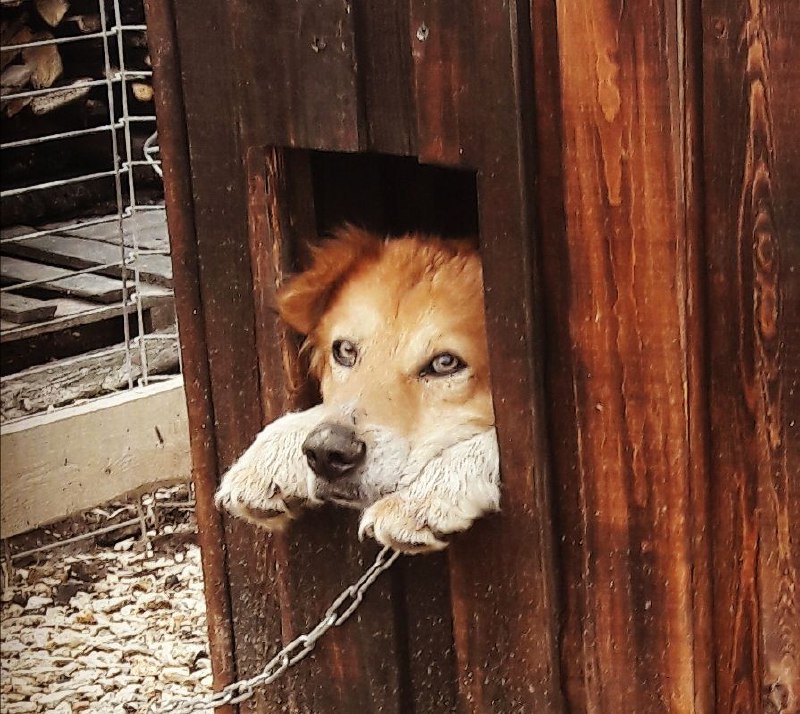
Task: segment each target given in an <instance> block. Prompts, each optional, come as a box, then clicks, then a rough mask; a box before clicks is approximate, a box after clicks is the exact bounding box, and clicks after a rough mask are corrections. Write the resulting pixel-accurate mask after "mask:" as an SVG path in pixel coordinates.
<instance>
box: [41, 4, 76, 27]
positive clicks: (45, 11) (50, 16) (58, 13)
mask: <svg viewBox="0 0 800 714" xmlns="http://www.w3.org/2000/svg"><path fill="white" fill-rule="evenodd" d="M36 10H37V11H38V13H39V15H40V16H41V18H42V19H43V20H44V21H45V22H46V23H47V24H48V25H50V27H56V26H57V25H58V24H59V23H60V22H61V21H62V20H63V19H64V15H66V14H67V10H69V3H68V2H67V0H36Z"/></svg>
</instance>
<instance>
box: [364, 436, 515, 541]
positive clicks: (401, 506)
mask: <svg viewBox="0 0 800 714" xmlns="http://www.w3.org/2000/svg"><path fill="white" fill-rule="evenodd" d="M499 508H500V464H499V455H498V449H497V435H496V433H495V430H494V429H489V430H487V431H485V432H482V433H480V434H478V435H477V436H473V437H472V438H470V439H466V440H464V441H461V442H459V443H457V444H455V445H454V446H451V447H449V448H447V449H445V450H444V451H442V452H441V454H439V455H438V456H436V457H435V458H433V459H431V460H430V461H429V462H428V463H427V465H426V466H425V467H424V468H423V469H422V471H421V472H420V474H419V476H417V478H415V479H414V480H413V481H412V482H411V483H410V484H408V485H407V486H405V487H404V488H402V489H401V490H399V491H397V492H395V493H393V494H390V495H388V496H385V497H383V498H381V499H380V500H378V501H376V502H375V503H374V504H373V505H371V506H370V507H369V508H367V509H366V510H365V511H364V513H363V515H362V517H361V523H360V525H359V534H360V535H361V536H362V537H363V536H364V535H367V536H371V537H374V538H375V539H376V540H377V541H378V542H380V543H382V544H383V545H388V546H390V547H392V548H394V549H396V550H402V551H404V552H406V553H423V552H426V551H432V550H441V549H442V548H445V547H446V546H447V541H446V540H444V538H445V536H447V535H449V534H451V533H457V532H459V531H463V530H466V529H467V528H469V527H470V526H471V525H472V523H473V521H475V520H476V519H477V518H480V517H481V516H483V515H485V514H487V513H491V512H494V511H497V510H498V509H499Z"/></svg>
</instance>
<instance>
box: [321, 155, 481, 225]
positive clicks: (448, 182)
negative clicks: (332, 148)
mask: <svg viewBox="0 0 800 714" xmlns="http://www.w3.org/2000/svg"><path fill="white" fill-rule="evenodd" d="M310 155H311V172H312V180H313V185H314V204H315V209H316V221H317V229H318V232H319V234H320V235H324V234H326V233H328V232H330V231H331V229H333V228H336V227H337V226H339V225H341V224H342V223H344V222H350V223H353V224H356V225H358V226H361V227H363V228H367V229H369V230H372V231H375V232H378V233H385V234H388V235H401V234H403V233H408V232H411V231H416V232H420V233H429V234H437V235H441V236H444V237H448V238H466V237H471V236H477V235H478V195H477V186H476V181H475V174H474V172H472V171H464V170H460V169H450V168H442V167H439V166H427V165H423V164H420V163H419V162H418V161H417V160H416V158H414V157H401V156H388V155H385V154H342V153H331V152H322V151H312V152H310Z"/></svg>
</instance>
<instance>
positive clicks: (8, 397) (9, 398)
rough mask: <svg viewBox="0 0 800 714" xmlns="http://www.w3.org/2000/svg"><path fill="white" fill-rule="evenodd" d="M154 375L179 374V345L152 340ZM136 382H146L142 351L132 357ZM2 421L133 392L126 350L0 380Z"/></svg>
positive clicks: (150, 362) (117, 348) (149, 348)
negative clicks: (109, 395)
mask: <svg viewBox="0 0 800 714" xmlns="http://www.w3.org/2000/svg"><path fill="white" fill-rule="evenodd" d="M145 349H146V353H147V371H148V374H151V375H153V374H170V373H174V374H177V373H178V343H177V340H175V339H163V340H146V341H145ZM130 357H131V378H132V380H133V382H134V383H136V381H137V380H138V379H139V378H141V376H142V365H141V355H140V352H139V349H138V347H137V348H135V349H133V350H132V352H131V355H130ZM0 386H1V387H2V389H0V419H2V420H4V421H5V420H7V419H16V418H19V417H23V416H29V415H31V414H35V413H37V412H44V411H47V410H48V409H49V408H50V407H61V406H66V405H68V404H72V403H74V402H76V401H78V400H81V399H91V398H93V397H97V396H101V395H103V394H110V393H111V392H116V391H119V390H120V389H126V388H127V387H128V367H127V357H126V353H125V346H124V345H116V346H114V347H112V348H108V349H103V350H97V351H96V352H90V353H88V354H84V355H80V356H79V357H72V358H69V359H63V360H59V361H57V362H52V363H50V364H47V365H42V366H39V367H32V368H30V369H27V370H25V371H23V372H18V373H17V374H14V375H11V376H9V377H4V378H3V379H2V380H0Z"/></svg>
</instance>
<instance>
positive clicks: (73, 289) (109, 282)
mask: <svg viewBox="0 0 800 714" xmlns="http://www.w3.org/2000/svg"><path fill="white" fill-rule="evenodd" d="M0 279H2V282H3V283H4V284H6V285H18V284H19V283H26V282H28V281H31V280H42V281H43V282H42V283H41V284H37V285H36V288H37V290H42V291H46V292H50V293H56V294H59V295H74V296H76V297H82V298H84V299H86V300H91V301H92V302H99V303H104V304H108V303H112V302H120V301H121V300H122V283H121V282H120V281H119V280H113V279H112V278H106V277H104V276H102V275H92V274H91V273H84V274H82V275H73V273H72V272H70V271H69V270H64V269H63V268H55V267H53V266H52V265H42V264H40V263H31V262H28V261H27V260H19V259H18V258H7V257H5V256H3V259H2V261H0ZM31 288H33V286H31Z"/></svg>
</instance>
